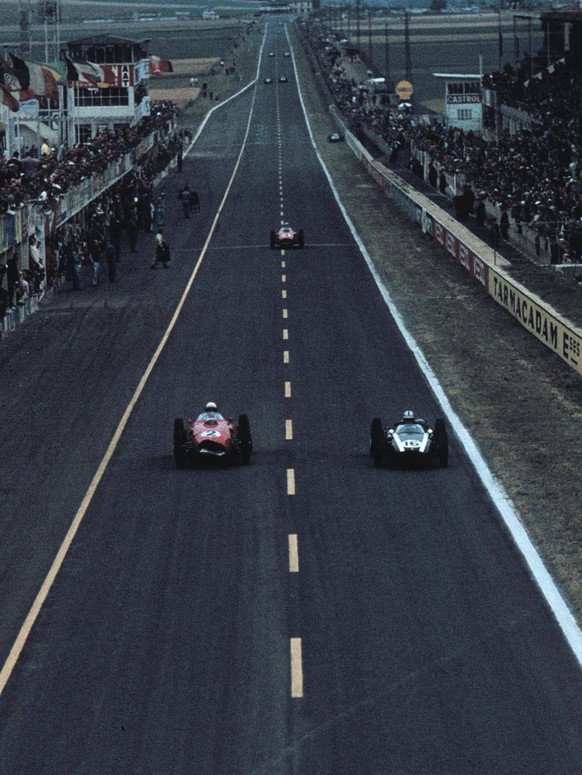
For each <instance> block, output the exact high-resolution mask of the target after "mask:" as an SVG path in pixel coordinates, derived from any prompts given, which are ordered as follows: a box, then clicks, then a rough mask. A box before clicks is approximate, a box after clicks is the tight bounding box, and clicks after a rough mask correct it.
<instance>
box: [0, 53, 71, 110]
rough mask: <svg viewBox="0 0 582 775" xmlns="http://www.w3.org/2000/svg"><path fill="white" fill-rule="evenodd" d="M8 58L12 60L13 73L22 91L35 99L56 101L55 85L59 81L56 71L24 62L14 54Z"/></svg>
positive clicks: (48, 67) (57, 93)
mask: <svg viewBox="0 0 582 775" xmlns="http://www.w3.org/2000/svg"><path fill="white" fill-rule="evenodd" d="M10 58H11V59H12V65H13V68H12V70H13V73H15V74H16V75H17V77H18V80H19V81H20V83H21V84H22V89H23V90H28V91H29V92H30V94H31V95H32V96H35V97H49V98H50V99H52V100H56V99H58V97H59V90H58V88H57V84H58V82H59V81H60V79H61V74H60V73H59V72H58V70H55V69H54V68H52V67H50V66H49V65H44V64H38V63H37V62H25V61H24V59H21V58H20V57H17V56H16V55H15V54H10Z"/></svg>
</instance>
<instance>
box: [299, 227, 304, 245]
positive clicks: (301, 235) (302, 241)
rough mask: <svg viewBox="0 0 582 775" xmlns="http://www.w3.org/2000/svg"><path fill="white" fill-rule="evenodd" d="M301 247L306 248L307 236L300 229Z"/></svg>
mask: <svg viewBox="0 0 582 775" xmlns="http://www.w3.org/2000/svg"><path fill="white" fill-rule="evenodd" d="M299 247H300V248H304V247H305V234H304V233H303V229H299Z"/></svg>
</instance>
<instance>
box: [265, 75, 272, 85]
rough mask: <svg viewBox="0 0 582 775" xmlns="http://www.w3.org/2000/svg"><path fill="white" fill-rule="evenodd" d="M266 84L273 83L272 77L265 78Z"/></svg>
mask: <svg viewBox="0 0 582 775" xmlns="http://www.w3.org/2000/svg"><path fill="white" fill-rule="evenodd" d="M264 83H273V79H272V78H271V76H270V75H268V76H267V77H266V78H265V80H264Z"/></svg>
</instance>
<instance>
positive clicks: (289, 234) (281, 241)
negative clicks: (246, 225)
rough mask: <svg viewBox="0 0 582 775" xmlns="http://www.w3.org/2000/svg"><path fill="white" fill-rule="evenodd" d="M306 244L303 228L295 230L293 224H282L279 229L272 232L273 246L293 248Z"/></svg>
mask: <svg viewBox="0 0 582 775" xmlns="http://www.w3.org/2000/svg"><path fill="white" fill-rule="evenodd" d="M295 246H297V247H298V248H302V247H304V246H305V236H304V234H303V229H299V231H295V229H292V228H291V226H281V228H280V229H279V230H278V231H272V232H271V248H292V247H295Z"/></svg>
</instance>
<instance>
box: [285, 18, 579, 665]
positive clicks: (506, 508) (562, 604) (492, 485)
mask: <svg viewBox="0 0 582 775" xmlns="http://www.w3.org/2000/svg"><path fill="white" fill-rule="evenodd" d="M285 33H286V36H287V41H288V44H289V48H290V51H291V55H292V61H293V69H294V71H295V77H296V80H297V84H298V92H299V100H300V102H301V107H302V109H303V115H304V117H305V123H306V125H307V131H308V132H309V137H310V138H311V144H312V145H313V148H314V150H315V153H316V155H317V158H318V159H319V163H320V164H321V167H322V169H323V172H324V175H325V176H326V178H327V180H328V183H329V186H330V188H331V190H332V193H333V195H334V197H335V200H336V202H337V204H338V207H339V208H340V210H341V212H342V214H343V217H344V218H345V221H346V224H347V225H348V228H349V229H350V231H351V233H352V235H353V237H354V240H355V241H356V243H357V245H358V247H359V249H360V252H361V253H362V256H363V257H364V259H365V261H366V263H367V265H368V268H369V270H370V272H371V274H372V277H373V278H374V281H375V282H376V285H377V286H378V288H379V290H380V293H381V294H382V297H383V299H384V301H385V303H386V306H387V307H388V309H389V310H390V312H391V314H392V317H393V318H394V320H395V322H396V325H397V326H398V328H399V329H400V332H401V334H402V336H403V337H404V340H405V341H406V343H407V345H408V347H409V348H410V349H411V351H412V353H413V355H414V357H415V358H416V361H417V363H418V365H419V368H420V370H421V371H422V372H423V374H424V376H425V378H426V380H427V382H428V383H429V385H430V387H431V389H432V391H433V393H434V394H435V397H436V399H437V401H438V402H439V403H440V405H441V407H442V408H443V411H444V413H445V414H446V416H447V418H448V420H449V423H450V424H451V425H453V426H454V428H455V435H456V436H457V438H458V439H459V442H460V443H461V445H462V446H463V448H464V449H465V452H466V453H467V456H468V457H469V459H470V460H471V462H472V464H473V466H474V468H475V470H476V472H477V474H478V476H479V478H480V479H481V482H482V483H483V486H484V487H485V489H486V490H487V492H488V493H489V495H490V497H491V499H492V501H493V502H494V504H495V506H496V507H497V509H498V511H499V513H500V515H501V518H502V519H503V521H504V522H505V525H506V527H507V529H508V530H509V532H510V534H511V537H512V538H513V541H514V542H515V545H516V546H517V548H518V549H519V551H520V552H521V555H522V557H523V558H524V560H525V562H526V564H527V566H528V568H529V570H530V572H531V574H532V576H533V578H534V580H535V582H536V584H537V585H538V587H539V589H540V591H541V593H542V595H543V596H544V598H545V599H546V602H547V604H548V606H549V607H550V610H551V612H552V613H553V615H554V617H555V619H556V621H557V623H558V625H559V627H560V629H561V630H562V632H563V634H564V637H565V639H566V642H567V643H568V645H569V646H570V648H571V649H572V652H573V654H574V656H575V657H576V659H577V661H578V664H579V666H580V667H582V631H581V630H580V628H579V627H578V624H577V622H576V619H575V618H574V616H573V614H572V612H571V610H570V608H569V607H568V604H567V603H566V601H565V600H564V598H563V597H562V595H561V593H560V590H559V589H558V587H557V586H556V582H555V581H554V579H553V578H552V576H551V575H550V573H549V571H548V569H547V568H546V566H545V565H544V562H543V560H542V558H541V556H540V554H539V553H538V551H537V549H536V548H535V546H534V545H533V543H532V541H531V538H530V537H529V535H528V534H527V531H526V530H525V528H524V526H523V524H522V522H521V520H520V518H519V515H518V512H517V510H516V508H515V506H514V504H513V503H512V501H511V499H510V498H509V495H508V494H507V492H506V491H505V488H504V487H503V485H502V483H501V482H500V481H499V480H498V479H497V478H496V477H495V476H494V475H493V474H492V472H491V470H490V469H489V466H488V465H487V462H486V461H485V459H484V458H483V456H482V454H481V452H480V451H479V449H478V447H477V445H476V444H475V442H474V441H473V439H472V438H471V435H470V433H469V431H468V430H467V429H466V428H465V426H464V425H463V423H462V422H461V420H460V418H459V417H458V416H457V414H456V413H455V411H454V409H453V408H452V406H451V404H450V402H449V399H448V398H447V395H446V393H445V392H444V390H443V388H442V387H441V385H440V383H439V381H438V379H437V378H436V376H435V374H434V373H433V371H432V369H431V368H430V366H429V364H428V362H427V361H426V359H425V357H424V353H423V352H422V350H421V349H420V347H419V346H418V344H417V343H416V341H415V339H414V338H413V336H412V334H410V332H409V331H408V329H407V328H406V326H405V324H404V320H403V319H402V317H401V316H400V313H399V312H398V309H397V308H396V305H395V304H394V302H393V300H392V297H391V296H390V293H389V292H388V289H387V288H386V286H385V285H384V283H383V282H382V278H381V277H380V275H379V273H378V271H377V269H376V267H375V266H374V262H373V261H372V259H371V257H370V255H369V253H368V251H367V250H366V246H365V245H364V243H363V242H362V240H361V239H360V236H359V234H358V233H357V231H356V228H355V226H354V224H353V223H352V221H351V219H350V217H349V215H348V213H347V211H346V209H345V207H344V205H343V202H342V201H341V199H340V195H339V193H338V191H337V189H336V187H335V185H334V183H333V180H332V178H331V175H330V174H329V171H328V169H327V167H326V166H325V162H324V161H323V158H322V157H321V155H320V153H319V150H318V148H317V145H316V143H315V138H314V137H313V132H312V130H311V125H310V123H309V117H308V114H307V110H306V108H305V103H304V101H303V94H302V91H301V82H300V80H299V76H298V73H297V66H296V64H295V54H294V52H293V49H292V46H291V41H290V39H289V32H288V30H287V29H285Z"/></svg>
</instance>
